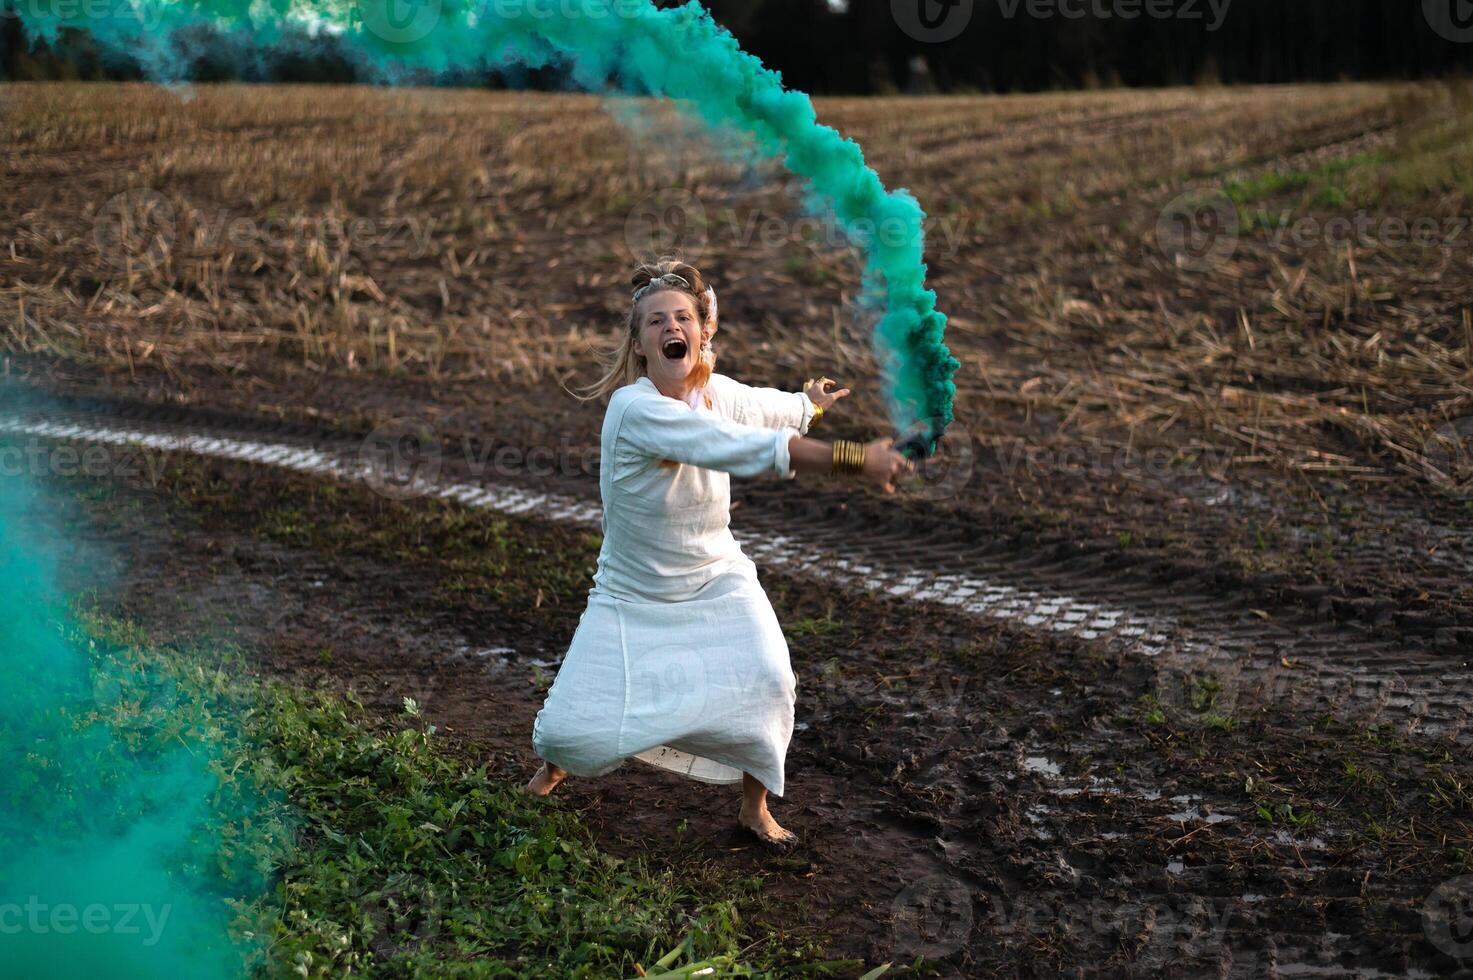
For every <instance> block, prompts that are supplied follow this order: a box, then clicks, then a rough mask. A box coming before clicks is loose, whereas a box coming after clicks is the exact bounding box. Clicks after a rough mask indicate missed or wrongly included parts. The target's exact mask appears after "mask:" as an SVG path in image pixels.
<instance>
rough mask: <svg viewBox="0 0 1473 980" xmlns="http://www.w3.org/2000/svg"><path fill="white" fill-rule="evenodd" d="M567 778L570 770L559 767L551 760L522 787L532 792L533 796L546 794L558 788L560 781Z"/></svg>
mask: <svg viewBox="0 0 1473 980" xmlns="http://www.w3.org/2000/svg"><path fill="white" fill-rule="evenodd" d="M567 778H568V771H567V770H566V769H559V768H558V767H557V766H555V765H553V764H552V763H551V762H544V763H543V764H542V768H541V769H538V770H537V773H536V775H534V776H533V777H532V778H531V779H530V780H528V781H527V785H526V786H523V787H522V789H523V790H524V791H525V792H528V793H531V794H532V795H533V796H546V795H547V794H548V793H551V792H552V791H553V790H555V789H557V784H558V783H560V782H562V781H563V780H564V779H567Z"/></svg>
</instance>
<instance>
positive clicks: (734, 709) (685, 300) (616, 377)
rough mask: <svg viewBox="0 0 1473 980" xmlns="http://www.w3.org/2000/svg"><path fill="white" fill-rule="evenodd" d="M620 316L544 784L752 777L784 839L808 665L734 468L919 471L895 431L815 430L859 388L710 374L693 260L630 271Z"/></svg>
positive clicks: (768, 818)
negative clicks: (745, 529)
mask: <svg viewBox="0 0 1473 980" xmlns="http://www.w3.org/2000/svg"><path fill="white" fill-rule="evenodd" d="M632 285H633V287H634V292H633V295H632V297H631V300H630V309H629V318H628V322H627V329H626V331H625V334H624V337H623V339H622V342H621V344H620V346H619V347H618V348H617V349H616V350H615V351H614V352H613V356H612V359H611V363H610V364H609V367H608V371H607V373H605V375H604V376H603V378H602V379H601V380H600V381H599V382H597V383H596V384H594V385H593V386H592V387H591V388H589V389H586V390H585V392H584V394H583V395H582V396H580V397H583V398H585V399H593V398H599V397H602V396H605V395H607V396H609V404H608V409H607V412H606V414H605V416H604V422H603V433H602V441H601V445H602V455H601V460H602V462H601V466H600V474H599V490H600V493H601V496H602V498H603V534H604V536H603V546H602V548H601V550H600V552H599V556H598V566H597V570H596V572H595V574H594V576H593V583H594V584H593V588H592V589H590V590H589V595H588V606H587V608H586V609H585V610H584V612H583V616H582V618H581V619H580V620H579V623H578V629H577V631H576V632H575V634H574V636H573V641H572V644H571V645H570V647H569V649H568V653H567V656H566V657H565V658H564V660H563V663H562V666H561V668H560V669H559V670H558V673H557V677H556V678H555V680H554V682H553V685H552V688H551V690H549V691H548V693H547V699H546V701H545V703H544V704H543V706H542V709H541V710H540V711H539V712H538V713H537V718H536V720H535V722H534V723H533V726H532V746H533V749H534V750H535V751H536V753H537V755H538V757H539V758H541V759H542V760H543V765H542V768H541V769H540V770H539V771H538V772H537V773H536V775H534V776H533V777H532V779H531V780H530V781H529V782H528V783H527V785H526V787H525V788H526V790H527V791H528V792H530V793H533V794H536V795H539V796H541V795H546V794H547V793H550V792H552V790H553V789H554V788H555V787H556V786H557V785H558V784H559V783H560V782H562V781H563V779H565V778H566V777H567V776H568V774H569V773H572V774H574V775H578V776H597V775H602V774H604V773H607V772H610V771H612V770H614V769H616V768H618V767H619V766H620V765H622V764H623V763H624V762H625V761H626V760H627V759H630V758H635V759H639V760H641V761H643V762H647V763H650V764H652V765H654V766H658V767H660V768H663V769H667V770H670V771H673V772H676V773H679V774H681V775H684V776H687V777H690V778H692V779H697V780H700V781H702V782H707V783H718V784H736V783H741V784H742V801H741V809H740V811H739V813H738V815H737V823H738V824H739V825H740V826H741V827H743V828H745V829H747V830H749V831H751V832H752V833H753V834H755V835H756V837H757V838H758V839H759V840H760V841H762V842H763V843H765V844H767V845H769V846H772V847H774V848H776V849H779V850H782V849H786V848H787V847H789V846H791V845H792V844H793V843H794V842H796V840H797V838H796V836H795V835H794V834H792V833H791V832H789V831H788V830H786V829H784V828H783V827H781V826H779V825H778V823H777V821H776V820H774V819H773V817H772V814H771V813H769V812H768V808H767V796H768V793H773V794H775V795H777V796H782V795H783V791H784V788H785V787H784V771H783V765H784V760H785V757H786V755H787V749H788V742H789V740H790V739H791V738H792V733H793V707H794V703H795V699H796V693H797V678H796V676H795V675H794V673H793V670H792V666H791V665H790V663H789V660H788V647H787V642H786V640H785V639H784V637H783V632H782V628H781V627H780V626H779V625H778V622H777V617H776V615H775V614H774V613H773V610H772V605H771V603H769V601H768V599H767V594H766V593H765V592H764V591H763V589H762V586H761V585H760V584H758V581H757V569H756V566H755V565H754V564H753V563H752V561H751V559H750V558H748V557H747V556H746V555H745V554H743V553H742V550H741V548H740V546H738V544H737V542H736V540H735V539H734V538H733V537H732V534H731V531H730V529H729V527H728V524H729V522H730V516H731V515H730V509H731V494H730V477H731V476H742V477H751V476H757V475H759V474H762V473H768V472H772V473H777V474H779V475H780V476H783V477H792V476H794V475H795V474H797V473H805V474H820V473H844V474H848V475H851V476H854V477H858V478H861V479H867V480H870V481H872V482H873V483H875V484H877V485H879V486H880V487H882V488H883V489H884V491H885V492H886V493H893V492H894V491H895V486H894V480H895V478H896V477H897V476H898V475H900V474H902V473H904V472H908V471H909V470H910V468H911V464H910V462H909V460H907V459H906V458H905V457H904V456H903V455H901V454H900V453H899V452H898V451H896V450H895V449H894V448H893V446H892V440H890V439H880V440H876V441H874V442H870V443H868V444H864V445H860V444H858V443H846V442H840V443H835V444H830V443H827V442H820V441H817V440H815V439H810V438H807V437H806V436H805V435H804V433H806V432H807V431H808V428H809V426H811V425H812V424H813V423H814V421H816V419H817V417H819V416H821V415H822V413H823V412H824V411H826V410H828V409H830V408H832V407H833V405H834V403H835V402H836V401H838V400H839V399H840V398H843V397H845V396H847V395H848V394H849V389H847V388H843V389H839V390H837V391H833V390H830V387H831V386H832V385H833V382H832V381H830V380H829V379H827V378H822V379H819V380H818V381H813V382H810V383H809V384H808V386H807V387H806V388H805V390H804V391H802V392H784V391H779V390H777V389H774V388H754V387H751V386H748V385H745V384H742V383H741V382H739V381H735V380H733V379H732V378H729V377H726V376H725V375H721V374H716V373H714V372H713V367H714V365H715V354H714V351H713V349H712V346H711V341H712V338H713V337H714V336H715V334H716V327H717V305H716V293H715V291H714V290H713V289H711V288H710V287H708V286H707V285H706V282H705V280H704V279H703V278H702V276H701V274H700V272H699V271H698V270H696V269H695V268H693V267H692V266H690V265H687V264H684V263H679V262H672V261H661V262H658V263H655V264H652V265H643V266H641V267H640V268H639V269H638V270H637V271H636V272H635V274H634V277H633V280H632Z"/></svg>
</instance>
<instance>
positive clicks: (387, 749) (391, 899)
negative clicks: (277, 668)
mask: <svg viewBox="0 0 1473 980" xmlns="http://www.w3.org/2000/svg"><path fill="white" fill-rule="evenodd" d="M84 621H85V623H86V630H87V635H88V636H89V637H90V642H91V644H92V647H91V649H92V654H93V665H94V669H95V670H96V671H97V673H98V676H99V677H100V678H111V679H115V683H114V687H115V688H117V689H116V690H113V691H112V692H111V694H110V696H109V698H108V702H107V703H108V704H111V705H114V706H125V707H126V709H127V710H122V707H119V708H118V710H113V711H98V712H96V713H94V715H93V716H92V717H90V718H89V719H87V722H88V723H90V724H100V725H107V726H111V727H113V728H115V729H117V730H118V731H120V732H122V733H123V734H124V735H125V739H126V744H129V745H132V746H134V748H135V749H136V750H137V751H145V750H146V749H147V747H148V745H149V744H151V743H153V742H158V741H164V742H167V741H170V740H174V739H178V738H179V737H180V736H181V734H183V733H186V732H187V734H188V736H189V738H190V740H191V741H197V740H198V739H199V738H201V737H205V738H207V739H209V740H211V744H213V745H215V746H216V747H217V748H219V749H220V750H221V752H222V758H223V760H224V762H223V764H222V765H221V766H220V767H219V771H218V773H217V775H218V776H219V777H220V779H221V781H222V784H224V785H226V786H233V787H238V788H239V787H251V788H253V792H256V793H258V794H259V798H260V800H262V801H264V802H262V803H261V804H260V805H259V806H258V807H257V808H256V810H255V812H254V816H252V817H251V818H249V819H246V820H245V821H243V822H239V823H237V824H236V825H233V826H232V827H231V828H230V832H229V833H227V834H226V837H225V839H226V840H228V841H229V842H230V848H231V849H232V851H233V852H234V853H232V854H230V855H221V856H216V858H215V860H217V861H219V862H221V863H222V866H224V865H226V864H234V863H239V861H240V859H241V858H243V857H244V858H246V859H247V860H248V863H249V864H251V865H253V866H254V867H256V868H257V869H259V870H261V871H262V872H263V873H264V874H265V875H266V876H267V880H268V881H269V882H270V883H271V884H270V890H269V891H268V892H267V893H265V894H260V895H258V896H256V897H255V898H254V899H252V900H249V901H244V900H241V901H236V902H234V903H233V904H232V908H233V909H234V912H235V913H236V915H235V920H234V922H233V924H232V926H231V929H232V933H233V935H234V937H235V938H236V939H238V940H239V941H241V942H242V943H248V944H250V943H253V944H256V945H258V946H259V947H260V951H259V954H258V957H259V962H258V963H257V964H256V966H257V968H258V972H259V974H260V975H266V976H283V977H286V976H302V977H340V976H350V975H356V974H364V975H371V976H380V977H411V976H435V977H559V978H562V977H617V976H634V975H636V974H637V972H638V969H643V970H644V971H646V972H647V973H649V974H650V975H659V973H660V972H661V971H662V970H664V971H675V972H677V973H679V974H680V975H690V971H689V970H688V969H686V968H688V967H690V966H691V965H692V964H702V965H704V966H709V967H711V968H712V970H713V972H712V973H709V974H705V975H707V976H738V975H740V976H765V975H775V974H776V973H778V972H781V971H782V970H785V969H788V968H797V966H796V964H798V963H799V962H800V961H801V960H802V959H803V958H804V957H807V958H809V959H810V960H812V958H813V957H815V956H817V955H818V951H817V950H816V949H815V948H813V947H811V946H803V947H799V946H796V945H793V941H792V940H786V941H785V940H779V939H777V938H775V937H773V936H772V935H770V934H768V933H766V932H765V931H762V930H760V929H759V930H758V932H757V934H756V935H752V934H750V933H749V931H748V928H747V922H748V920H749V915H750V914H751V913H752V911H753V909H754V908H755V907H760V899H761V888H762V878H761V877H746V878H742V877H738V876H736V875H734V874H729V873H727V872H725V871H719V870H712V869H709V868H707V869H700V868H692V869H691V871H690V873H688V874H686V875H684V876H680V875H677V874H676V873H674V872H673V871H670V870H664V871H657V870H653V869H651V868H650V867H649V866H648V865H647V864H646V863H644V862H642V861H637V860H622V859H618V858H615V857H612V856H610V855H607V854H604V853H602V852H600V851H599V850H597V849H596V848H595V847H594V845H593V843H592V840H591V838H590V835H589V832H588V831H587V829H586V828H585V827H584V826H583V824H582V823H581V822H580V821H579V820H578V819H577V817H576V816H575V815H574V814H572V813H570V812H567V811H564V810H563V809H561V803H560V802H559V801H557V800H556V799H555V798H554V799H548V800H533V799H531V798H529V797H526V796H523V795H522V794H521V793H520V792H518V791H517V789H516V788H515V787H513V786H510V785H506V784H502V783H498V782H497V781H495V780H493V779H491V778H490V777H488V775H487V773H486V771H485V767H484V766H481V767H471V766H469V765H467V764H466V763H464V762H462V761H460V760H458V759H457V758H455V757H454V755H453V753H451V752H449V751H447V750H445V749H444V747H442V746H441V744H440V738H439V735H438V733H437V732H436V730H435V728H434V727H433V726H431V725H428V724H426V723H425V722H424V720H423V719H422V718H421V717H420V716H419V713H418V708H417V706H416V705H414V704H413V703H412V702H409V701H406V703H405V707H404V711H403V713H402V714H401V715H400V716H399V717H398V718H397V719H393V720H391V721H390V722H389V723H387V724H385V723H384V722H383V720H382V719H374V718H373V717H371V716H370V715H369V714H368V713H367V711H366V710H365V709H364V707H363V706H362V704H361V703H360V702H358V701H357V700H356V699H354V698H353V697H351V696H348V697H341V696H336V695H333V694H330V693H325V692H317V691H314V692H304V691H300V690H297V689H293V688H290V687H288V686H285V685H282V684H280V683H279V682H274V681H259V680H256V679H253V678H251V677H249V676H248V675H246V674H244V672H243V668H242V662H241V660H240V658H239V656H238V654H235V653H233V652H231V651H230V649H229V648H214V647H210V648H201V649H189V650H181V649H174V648H160V647H156V646H153V645H151V644H150V642H149V641H148V640H147V638H146V637H145V635H144V634H143V632H142V631H141V630H139V629H138V628H137V627H135V626H131V625H129V624H126V623H121V622H118V621H115V620H111V619H106V618H101V617H96V616H90V617H85V619H84ZM123 668H126V669H123ZM160 691H167V692H170V694H169V696H168V697H167V698H164V697H161V696H159V692H160ZM43 769H44V767H43ZM35 778H44V771H38V772H37V773H36V774H35ZM227 858H228V861H227ZM744 962H745V965H743V963H744ZM827 966H833V967H835V968H841V967H842V968H846V969H848V970H849V972H850V973H851V974H852V972H853V969H854V967H855V966H856V964H853V963H849V962H846V963H843V964H831V965H825V964H822V963H815V962H809V964H808V966H807V967H806V969H808V970H811V971H814V972H817V973H827V972H829V970H828V969H827Z"/></svg>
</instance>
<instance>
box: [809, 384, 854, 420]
mask: <svg viewBox="0 0 1473 980" xmlns="http://www.w3.org/2000/svg"><path fill="white" fill-rule="evenodd" d="M835 383H836V382H834V381H833V380H832V379H830V378H819V379H818V380H817V381H814V380H813V379H812V378H809V379H808V384H806V385H804V387H803V393H804V394H806V395H807V396H808V398H809V399H810V400H811V401H812V402H813V404H815V405H817V406H818V407H819V408H821V409H823V410H824V411H825V412H827V411H828V410H829V409H830V408H832V407H833V406H834V402H836V401H838V400H839V399H840V398H843V397H844V396H845V395H848V394H849V389H848V388H840V389H839V390H838V391H829V390H828V389H829V385H831V384H835Z"/></svg>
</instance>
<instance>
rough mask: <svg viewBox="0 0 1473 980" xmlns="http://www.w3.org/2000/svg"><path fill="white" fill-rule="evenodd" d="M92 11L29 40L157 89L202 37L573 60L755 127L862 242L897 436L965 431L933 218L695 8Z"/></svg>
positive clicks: (58, 21) (421, 63)
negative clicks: (935, 269)
mask: <svg viewBox="0 0 1473 980" xmlns="http://www.w3.org/2000/svg"><path fill="white" fill-rule="evenodd" d="M87 6H88V5H87V4H68V3H30V4H21V5H19V10H20V15H21V18H22V20H23V22H24V23H25V24H26V25H27V26H28V28H29V30H30V33H31V34H32V36H36V37H41V38H46V39H54V38H55V37H56V36H57V34H58V32H59V31H60V30H61V29H62V28H65V27H71V28H76V29H80V30H83V31H86V32H87V33H89V34H91V35H92V36H93V37H94V38H96V39H97V41H98V42H99V43H100V44H102V45H103V46H104V48H105V49H109V50H112V51H116V52H120V53H126V54H128V55H130V56H132V57H134V58H136V59H138V60H139V61H140V62H141V63H142V64H143V65H144V67H145V69H146V70H147V71H148V72H149V73H150V75H151V76H152V77H153V78H155V79H156V80H158V81H164V82H168V81H178V80H182V79H186V78H187V77H188V76H189V68H190V65H191V63H192V60H193V58H194V56H195V55H196V54H197V53H198V48H199V45H200V37H201V29H209V30H210V31H212V32H214V33H215V34H217V35H218V36H223V37H224V38H225V39H226V41H227V43H229V44H231V45H233V46H234V49H235V50H236V51H237V52H238V56H239V57H240V58H241V59H242V60H248V59H250V58H251V57H252V55H253V52H254V53H256V54H258V53H259V52H260V51H261V50H262V49H263V48H266V47H269V46H272V45H287V44H291V45H299V44H300V43H301V42H300V38H301V36H302V35H303V34H304V33H306V34H312V33H316V34H317V35H319V36H321V35H323V34H330V35H331V36H332V37H333V38H334V39H335V40H336V41H337V42H338V43H339V44H340V45H341V46H343V47H344V48H346V49H347V51H348V52H349V53H350V55H351V56H352V57H354V58H356V59H357V60H358V62H359V64H360V67H361V68H362V69H364V71H365V72H366V73H367V74H368V75H369V76H370V77H375V78H378V79H381V80H384V81H389V82H394V81H402V80H407V79H422V78H423V76H424V75H425V74H426V73H428V74H429V75H431V76H442V77H443V76H449V75H452V74H455V73H457V72H464V71H466V70H477V69H483V68H486V67H489V66H501V65H512V64H521V65H527V66H531V67H543V66H548V65H561V66H566V67H568V68H569V69H570V70H571V74H572V77H573V79H574V80H575V82H576V83H577V84H578V85H579V86H581V87H583V88H585V89H588V90H590V91H603V90H606V89H608V88H610V87H614V88H616V89H618V90H621V91H624V92H630V93H635V94H648V95H654V96H662V97H666V98H669V99H671V100H673V101H674V102H675V104H676V105H677V106H678V107H679V108H680V109H681V111H683V112H685V113H687V114H689V115H690V116H692V117H693V118H696V119H699V120H701V121H702V122H704V123H705V124H707V125H709V126H711V127H712V128H713V129H730V130H734V131H737V132H740V133H744V134H746V135H747V136H749V137H750V138H751V139H752V140H753V141H754V143H755V145H756V146H757V148H758V149H759V150H760V152H762V153H764V154H767V155H769V156H771V157H774V158H779V159H781V160H782V161H783V163H784V164H785V165H786V166H787V167H788V169H789V170H791V171H792V172H793V173H794V174H797V175H798V176H800V177H802V178H804V179H805V180H806V181H807V182H808V186H809V188H810V190H811V192H812V195H813V197H815V198H816V199H817V200H819V201H821V202H822V203H823V205H824V206H826V207H827V208H828V210H829V211H830V212H831V213H832V214H833V215H834V217H835V219H836V222H837V224H838V225H839V226H840V227H841V228H843V229H844V230H845V232H846V233H847V234H848V236H849V237H850V239H851V240H852V241H854V242H855V244H857V245H858V246H859V247H860V249H861V251H862V253H863V255H864V260H865V267H864V273H863V280H862V281H863V285H864V296H865V299H866V300H868V301H869V302H871V303H873V304H874V305H876V306H877V307H880V308H882V309H883V314H882V315H881V317H880V319H879V322H878V324H877V326H876V328H875V349H876V353H877V355H878V358H879V361H880V365H881V369H882V371H883V372H884V375H885V378H886V382H887V383H886V390H887V396H888V407H889V411H890V416H891V419H892V421H893V423H894V424H895V427H896V429H897V431H906V430H911V431H914V430H915V429H916V428H920V429H923V430H924V432H925V434H926V435H927V436H929V439H928V446H927V448H928V449H932V448H934V440H935V438H936V437H937V436H939V435H940V433H941V431H942V430H943V429H944V428H945V427H946V426H947V425H949V424H950V423H951V421H952V400H953V398H954V396H955V394H956V386H955V385H954V384H953V383H952V380H951V379H952V376H953V375H954V373H955V371H956V369H957V368H958V367H959V366H960V364H959V363H958V362H957V361H956V360H955V359H954V358H953V357H952V356H951V354H950V352H949V351H948V350H947V348H946V345H945V343H944V342H943V339H942V338H943V334H944V333H945V330H946V317H945V316H944V315H943V314H942V313H941V312H940V311H938V310H937V309H936V294H935V293H934V292H933V291H931V290H928V289H927V288H926V285H925V280H926V265H925V263H924V261H923V253H924V246H925V233H924V227H923V221H924V219H925V216H926V215H925V212H924V211H922V210H921V207H920V205H919V204H918V203H917V201H916V199H915V198H914V197H913V196H912V195H910V194H908V193H907V192H905V191H897V192H893V193H892V192H889V191H887V190H886V189H885V187H884V185H883V184H882V183H881V181H880V179H879V176H878V175H877V174H876V173H875V172H874V170H872V169H871V168H870V167H869V166H867V165H866V164H865V161H864V154H863V152H862V151H861V150H860V147H859V145H858V144H857V143H855V142H854V141H853V140H848V139H845V138H844V137H843V136H841V135H840V134H839V133H838V132H837V131H835V130H834V129H832V128H830V127H828V126H821V125H819V123H818V121H817V116H816V113H815V111H814V108H813V103H812V101H811V100H810V99H809V98H808V96H806V95H804V94H803V93H802V92H795V91H791V90H787V89H784V87H783V85H782V79H781V77H780V76H779V75H778V74H777V73H776V72H773V71H771V70H769V69H767V68H765V67H763V65H762V63H761V62H760V61H758V60H757V59H756V58H754V57H752V56H751V55H749V54H746V53H745V52H743V51H742V50H741V48H740V46H739V45H738V44H737V41H736V39H735V38H734V37H733V36H732V35H731V34H730V33H729V32H728V31H726V30H725V29H724V28H722V27H721V26H720V25H718V24H717V23H716V22H715V21H714V20H713V19H712V18H711V15H710V14H709V13H707V11H706V10H705V9H704V8H702V7H701V6H700V4H698V3H687V4H686V5H684V6H681V7H677V8H673V9H664V10H661V9H657V8H656V7H655V6H654V4H653V3H651V2H650V0H476V2H473V3H472V2H467V0H363V2H360V3H352V2H348V0H190V2H164V0H133V3H132V5H131V6H123V7H120V6H119V3H118V2H117V0H114V2H112V3H107V4H101V5H98V6H101V7H106V8H108V11H109V13H108V15H107V16H104V17H86V16H84V15H83V14H81V13H78V12H76V11H77V10H78V9H79V8H80V9H83V10H85V9H86V8H87ZM27 8H30V9H27ZM43 8H49V9H43ZM917 423H920V424H919V425H917Z"/></svg>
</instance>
